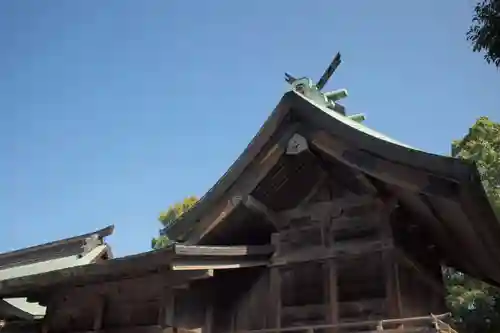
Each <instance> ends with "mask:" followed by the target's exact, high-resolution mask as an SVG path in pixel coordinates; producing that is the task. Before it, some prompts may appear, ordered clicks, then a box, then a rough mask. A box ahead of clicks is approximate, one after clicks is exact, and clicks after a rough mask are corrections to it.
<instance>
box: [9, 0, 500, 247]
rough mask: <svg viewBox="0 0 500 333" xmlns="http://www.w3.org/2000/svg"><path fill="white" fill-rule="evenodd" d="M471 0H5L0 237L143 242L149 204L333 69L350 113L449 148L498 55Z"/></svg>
mask: <svg viewBox="0 0 500 333" xmlns="http://www.w3.org/2000/svg"><path fill="white" fill-rule="evenodd" d="M473 4H474V1H473V0H443V1H435V0H421V1H372V0H364V1H344V2H341V1H331V0H328V1H327V0H322V1H313V2H311V3H307V2H304V1H297V0H286V1H285V0H275V1H270V0H266V1H264V0H254V1H234V0H226V1H224V0H221V1H218V0H212V1H172V0H170V1H168V0H145V1H139V0H106V1H97V0H88V1H62V0H61V1H56V0H51V1H40V0H23V1H19V0H4V1H1V2H0V49H1V50H0V112H1V120H0V149H1V150H0V151H1V153H2V155H1V157H0V221H1V222H0V223H1V227H2V236H1V242H0V251H8V250H12V249H16V248H21V247H26V246H29V245H34V244H37V243H41V242H46V241H51V240H56V239H59V238H63V237H68V236H72V235H75V234H79V233H85V232H88V231H92V230H94V229H97V228H100V227H104V226H106V225H108V224H115V225H116V230H115V234H114V235H113V236H112V237H111V238H110V239H109V240H110V242H111V244H112V246H113V248H114V252H115V254H116V255H125V254H130V253H134V252H139V251H144V250H148V249H149V246H150V240H151V237H152V236H154V235H155V234H156V233H157V232H158V228H159V226H160V225H159V222H157V220H156V218H157V215H158V213H159V212H160V211H161V210H162V209H165V208H166V207H167V206H168V205H169V204H171V203H173V202H175V201H176V200H179V199H182V198H183V197H184V196H186V195H190V194H196V195H202V194H203V193H205V191H206V190H207V189H208V188H209V187H210V186H211V185H212V184H213V183H214V182H215V181H216V180H217V179H218V178H219V177H220V176H221V175H222V174H223V173H224V172H225V171H226V169H227V168H228V167H229V165H230V164H231V163H232V162H233V161H234V159H235V158H236V157H237V156H238V155H239V154H240V152H241V151H242V150H243V149H244V147H245V146H246V145H247V143H248V142H249V141H250V139H251V138H252V136H253V135H254V134H255V133H256V132H257V130H258V128H259V127H260V125H261V124H262V123H263V122H264V120H265V119H266V117H267V116H268V115H269V113H270V112H271V111H272V109H273V107H274V106H275V105H276V103H277V102H278V100H279V98H280V97H281V95H282V94H283V92H284V91H285V90H286V89H287V86H286V85H285V83H284V81H283V73H284V72H285V71H290V72H291V73H293V74H295V75H298V76H301V75H308V76H312V77H314V78H318V77H319V76H320V75H321V73H322V71H323V70H324V68H325V66H326V65H327V64H328V62H329V61H330V60H331V58H332V57H333V55H334V54H335V53H336V52H337V51H338V50H340V51H341V52H342V56H343V59H344V62H343V64H342V66H341V67H340V68H339V70H338V71H337V74H336V76H334V79H333V80H332V81H331V83H330V84H329V87H331V88H342V87H346V88H348V90H349V93H350V97H349V98H348V100H346V103H345V104H346V105H347V107H348V111H349V112H351V113H352V112H364V113H366V114H367V115H368V121H367V125H369V126H370V127H373V128H375V129H377V130H378V131H381V132H383V133H385V134H387V135H389V136H392V137H394V138H395V139H398V140H400V141H403V142H405V143H407V144H410V145H412V146H416V147H418V148H421V149H424V150H427V151H430V152H435V153H441V154H448V152H449V146H450V142H451V140H452V139H456V138H459V137H460V136H462V135H463V134H464V133H465V132H467V129H468V127H470V125H472V124H473V122H474V121H475V119H476V118H477V117H479V116H481V115H486V116H490V117H492V118H493V119H494V120H496V121H500V107H499V105H500V89H499V88H500V72H498V71H497V70H496V69H495V68H494V67H493V66H490V65H486V64H485V63H484V62H483V59H482V56H481V55H480V54H475V53H472V52H471V50H470V47H469V44H468V42H467V41H466V40H465V36H464V34H465V32H466V31H467V28H468V25H469V23H470V20H471V17H472V8H473Z"/></svg>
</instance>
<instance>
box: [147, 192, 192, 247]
mask: <svg viewBox="0 0 500 333" xmlns="http://www.w3.org/2000/svg"><path fill="white" fill-rule="evenodd" d="M197 202H198V198H197V197H195V196H190V197H187V198H184V200H182V201H180V202H177V203H175V204H173V205H171V206H170V207H168V209H167V210H165V211H163V212H161V213H160V216H159V217H158V220H159V221H160V222H161V224H162V225H163V227H169V226H171V225H172V224H173V223H175V221H177V219H178V218H179V217H181V216H182V214H184V213H185V212H187V211H188V210H190V209H191V207H193V206H194V205H195V204H196V203H197ZM170 244H172V240H170V239H168V237H167V236H166V235H160V236H158V237H156V238H153V239H152V240H151V247H152V248H153V249H161V248H164V247H166V246H168V245H170Z"/></svg>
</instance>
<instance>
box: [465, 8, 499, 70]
mask: <svg viewBox="0 0 500 333" xmlns="http://www.w3.org/2000/svg"><path fill="white" fill-rule="evenodd" d="M467 39H468V40H469V41H471V42H472V47H473V50H474V52H485V55H484V59H485V60H486V61H487V62H488V63H493V64H495V66H497V67H500V0H482V1H481V2H480V3H478V4H477V5H476V7H475V8H474V17H473V19H472V25H471V26H470V28H469V31H468V32H467Z"/></svg>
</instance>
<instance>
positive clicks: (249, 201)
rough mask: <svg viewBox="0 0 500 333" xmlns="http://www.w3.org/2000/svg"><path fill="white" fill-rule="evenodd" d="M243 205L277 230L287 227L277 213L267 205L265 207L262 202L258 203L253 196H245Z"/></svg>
mask: <svg viewBox="0 0 500 333" xmlns="http://www.w3.org/2000/svg"><path fill="white" fill-rule="evenodd" d="M243 204H244V205H245V207H247V208H248V209H249V210H251V211H253V212H255V213H257V214H259V215H261V216H263V217H264V218H265V219H266V220H267V221H269V222H271V223H272V224H273V225H274V226H275V228H276V229H278V230H279V229H281V228H283V227H284V226H285V223H284V221H283V220H282V219H281V218H280V216H279V215H278V214H276V212H274V211H273V210H272V209H270V208H268V207H267V206H266V205H264V204H263V203H262V202H260V201H258V200H257V199H255V198H254V197H252V196H251V195H246V196H244V198H243Z"/></svg>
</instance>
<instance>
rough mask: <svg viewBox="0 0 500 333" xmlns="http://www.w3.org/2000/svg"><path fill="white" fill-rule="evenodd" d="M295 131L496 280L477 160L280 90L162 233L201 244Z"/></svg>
mask: <svg viewBox="0 0 500 333" xmlns="http://www.w3.org/2000/svg"><path fill="white" fill-rule="evenodd" d="M296 133H298V134H300V135H301V136H302V137H304V138H305V139H306V140H307V143H308V144H309V145H310V146H311V147H312V149H314V150H315V151H316V152H318V154H322V155H323V156H326V157H328V158H329V159H331V160H335V161H336V162H339V163H341V164H342V165H344V166H346V167H348V168H350V169H352V170H356V171H357V172H360V173H362V174H363V175H365V176H368V177H370V178H372V179H374V180H375V181H377V182H379V183H380V184H383V186H384V188H385V189H386V190H387V191H389V192H391V194H392V195H394V196H396V197H397V198H398V200H399V202H400V204H401V205H403V206H405V208H407V209H408V210H410V211H412V212H413V213H414V214H415V216H418V219H420V220H422V221H425V223H426V225H427V226H428V227H429V228H430V230H431V231H432V232H433V235H434V237H435V238H436V239H437V240H438V242H439V244H438V245H439V246H441V247H442V249H443V252H444V253H445V260H446V263H447V264H449V265H451V266H454V267H456V268H459V269H461V270H462V271H464V272H466V273H469V274H471V275H473V276H476V277H479V278H481V279H483V280H487V281H489V282H493V283H495V284H500V223H499V221H498V219H497V218H496V217H495V215H494V212H493V210H492V207H491V206H490V204H489V201H488V199H487V197H486V194H485V192H484V189H483V187H482V184H481V180H480V176H479V173H478V171H477V168H476V166H475V164H474V163H471V162H469V161H465V160H460V159H456V158H452V157H446V156H440V155H435V154H430V153H426V152H423V151H420V150H417V149H415V148H412V147H410V146H408V145H405V144H403V143H400V142H398V141H396V140H394V139H391V138H389V137H387V136H385V135H383V134H380V133H378V132H376V131H374V130H371V129H369V128H367V127H366V126H364V125H362V124H360V123H357V122H355V121H353V120H351V119H349V118H348V117H345V116H343V115H340V114H338V113H336V112H334V111H332V110H330V109H328V108H326V107H323V106H321V105H317V104H315V103H314V102H313V101H311V100H308V99H307V98H305V97H304V96H302V95H300V94H298V93H295V92H288V93H286V94H285V95H284V96H283V98H282V99H281V101H280V102H279V104H278V106H277V107H276V109H275V110H274V111H273V113H272V114H271V116H270V117H269V118H268V119H267V121H266V122H265V123H264V125H263V126H262V127H261V129H260V131H259V132H258V133H257V135H256V136H255V137H254V138H253V140H252V141H251V142H250V144H249V145H248V147H247V148H246V149H245V150H244V152H243V153H242V154H241V155H240V157H239V158H238V159H237V160H236V161H235V162H234V163H233V165H232V166H231V167H230V168H229V170H228V171H227V172H226V173H225V174H224V175H223V176H222V177H221V178H220V179H219V181H218V182H217V183H216V184H215V185H214V186H213V187H212V188H211V189H210V190H209V191H208V192H207V193H206V194H205V195H204V196H203V197H202V198H201V199H200V201H199V202H198V203H197V204H196V205H195V206H194V207H193V208H192V209H191V210H190V211H188V212H187V213H185V214H184V215H183V216H182V217H181V218H180V219H179V220H178V221H177V223H175V224H173V225H172V226H170V227H169V228H168V229H166V230H164V231H163V232H164V233H165V234H167V235H168V236H169V237H170V238H171V239H174V240H177V241H180V242H186V243H187V244H196V243H200V242H201V243H203V239H204V237H206V236H207V235H208V234H210V233H211V232H212V229H213V228H214V226H215V225H216V224H218V223H219V222H220V221H221V220H224V219H228V218H229V216H230V214H231V213H230V212H231V210H229V209H228V208H227V207H228V206H231V205H232V202H233V201H234V198H236V197H241V196H245V195H248V194H251V192H252V191H254V190H255V189H256V188H258V187H259V186H260V185H262V182H263V179H264V178H265V177H266V175H268V174H269V173H270V172H271V170H272V166H273V165H276V164H277V163H278V162H279V161H280V160H282V159H283V156H284V155H285V152H286V149H287V147H286V146H287V144H288V141H289V140H290V138H291V137H292V136H293V135H294V134H296ZM247 176H248V177H247ZM243 178H245V180H243ZM248 179H250V180H248ZM243 183H244V184H243ZM259 184H260V185H259Z"/></svg>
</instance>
